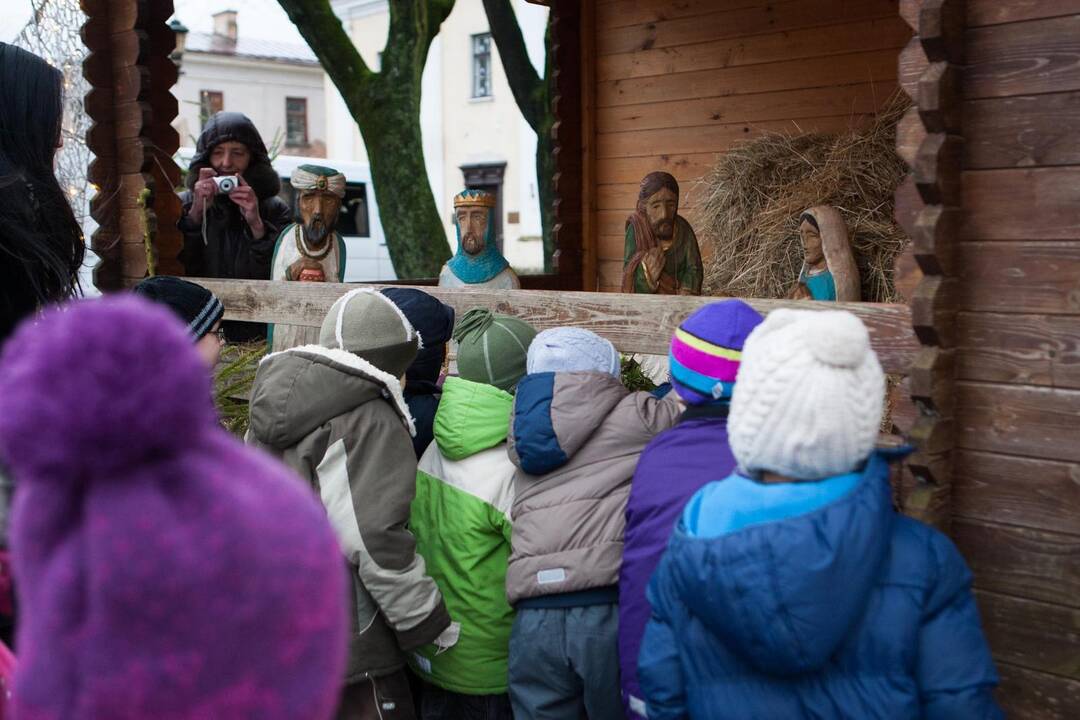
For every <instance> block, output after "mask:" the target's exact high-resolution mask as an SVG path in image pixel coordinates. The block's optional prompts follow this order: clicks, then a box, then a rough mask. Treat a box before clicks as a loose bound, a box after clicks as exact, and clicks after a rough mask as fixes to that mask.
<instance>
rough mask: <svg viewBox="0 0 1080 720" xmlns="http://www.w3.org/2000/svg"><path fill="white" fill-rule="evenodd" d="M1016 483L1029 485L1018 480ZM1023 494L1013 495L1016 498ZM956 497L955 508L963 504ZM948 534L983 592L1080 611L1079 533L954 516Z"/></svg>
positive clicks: (1023, 486)
mask: <svg viewBox="0 0 1080 720" xmlns="http://www.w3.org/2000/svg"><path fill="white" fill-rule="evenodd" d="M1014 484H1015V485H1018V486H1019V487H1021V488H1026V487H1027V483H1026V482H1024V481H1023V480H1020V479H1019V478H1015V479H1014ZM1020 494H1021V493H1020V492H1016V491H1015V490H1014V492H1013V495H1014V496H1017V495H1020ZM1074 494H1075V493H1074ZM956 495H957V490H956V488H955V487H954V488H953V496H954V501H953V502H954V509H955V507H956V503H957V502H960V500H959V499H958V498H956ZM999 497H1000V496H999ZM1044 500H1045V499H1044ZM950 535H951V537H952V539H953V541H954V542H955V543H956V546H957V547H958V548H960V552H962V553H963V554H964V557H965V558H966V559H967V561H968V564H969V565H970V566H971V570H972V572H974V573H975V584H976V585H977V586H978V587H979V588H981V589H983V590H992V591H993V592H998V593H1003V594H1005V595H1015V596H1017V597H1024V598H1029V599H1031V600H1041V601H1043V602H1050V603H1056V604H1058V605H1065V606H1067V607H1072V608H1077V607H1080V535H1066V534H1063V533H1050V532H1043V531H1039V530H1030V529H1028V528H1023V527H1015V526H1010V525H1001V524H998V523H993V522H985V521H981V520H964V519H960V518H959V517H954V518H953V522H952V526H951V528H950Z"/></svg>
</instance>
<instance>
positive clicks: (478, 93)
mask: <svg viewBox="0 0 1080 720" xmlns="http://www.w3.org/2000/svg"><path fill="white" fill-rule="evenodd" d="M472 77H473V81H472V96H473V97H474V98H482V97H491V33H481V34H480V35H473V36H472Z"/></svg>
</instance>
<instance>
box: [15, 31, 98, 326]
mask: <svg viewBox="0 0 1080 720" xmlns="http://www.w3.org/2000/svg"><path fill="white" fill-rule="evenodd" d="M63 89H64V86H63V75H62V74H61V73H60V71H59V70H57V69H56V68H54V67H52V66H51V65H49V64H48V63H47V62H45V61H44V60H42V59H41V58H40V57H38V56H37V55H34V54H32V53H29V52H27V51H25V50H22V49H20V48H17V47H15V46H13V45H8V44H6V43H0V287H3V288H4V291H3V293H0V342H2V341H3V340H4V339H5V338H7V336H8V335H10V334H11V331H12V329H13V328H14V326H15V325H16V324H17V323H18V322H19V320H21V319H22V318H23V317H25V316H27V315H29V314H31V313H33V312H34V311H35V310H37V309H38V308H40V307H41V306H42V305H45V304H47V303H50V302H56V301H59V300H63V299H66V298H68V297H71V296H72V295H73V294H75V293H76V292H77V290H78V288H79V279H78V278H79V268H80V267H81V266H82V262H83V256H84V254H85V245H84V241H83V235H82V229H81V228H80V227H79V222H78V220H76V218H75V213H74V212H72V209H71V205H70V204H69V203H68V199H67V195H66V194H65V193H64V191H63V189H61V187H60V184H59V183H58V182H57V180H56V177H55V175H54V174H53V158H54V157H55V155H56V150H57V146H58V145H59V144H60V132H61V129H62V126H63V115H64V113H63Z"/></svg>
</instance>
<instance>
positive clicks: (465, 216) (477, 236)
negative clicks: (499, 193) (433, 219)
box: [457, 205, 489, 255]
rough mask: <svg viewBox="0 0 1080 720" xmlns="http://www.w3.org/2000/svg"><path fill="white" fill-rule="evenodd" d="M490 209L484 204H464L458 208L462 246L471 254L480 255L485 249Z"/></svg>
mask: <svg viewBox="0 0 1080 720" xmlns="http://www.w3.org/2000/svg"><path fill="white" fill-rule="evenodd" d="M488 210H489V208H486V207H484V206H482V205H462V206H461V207H459V208H458V209H457V224H458V234H459V236H460V237H461V247H462V248H463V249H464V250H465V252H466V253H468V254H469V255H479V254H480V253H481V252H482V251H483V250H484V237H485V236H486V235H487V227H488Z"/></svg>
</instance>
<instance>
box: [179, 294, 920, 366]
mask: <svg viewBox="0 0 1080 720" xmlns="http://www.w3.org/2000/svg"><path fill="white" fill-rule="evenodd" d="M193 281H194V282H197V283H199V284H200V285H204V286H205V287H207V288H209V289H210V290H211V291H212V292H213V293H214V294H216V295H217V296H218V297H219V298H221V301H222V302H223V303H224V304H225V317H226V318H228V319H230V320H251V321H257V322H280V323H286V324H289V325H306V326H309V327H317V326H319V325H321V324H322V321H323V318H325V317H326V313H327V311H328V310H329V309H330V306H331V305H332V304H333V303H334V301H335V300H337V299H338V298H339V297H341V296H342V295H343V294H344V293H346V292H348V291H349V290H352V289H354V288H355V287H357V286H356V285H342V284H335V283H296V282H272V281H269V280H215V279H209V278H193ZM369 287H373V288H377V287H383V286H380V285H376V284H372V285H370V286H369ZM420 289H422V290H424V292H427V293H430V294H431V295H433V296H435V297H437V298H439V299H440V300H442V301H443V302H445V303H447V304H449V305H452V306H453V307H454V308H455V309H456V310H457V311H458V313H459V314H463V313H464V312H465V311H466V310H468V309H470V308H474V307H486V308H490V309H492V310H494V311H497V312H500V313H506V314H510V315H516V316H518V317H520V318H522V319H523V320H526V321H527V322H529V323H532V324H533V325H534V326H535V327H537V328H538V329H544V328H549V327H557V326H560V325H575V326H579V327H585V328H588V329H590V330H593V331H595V332H597V333H600V334H601V335H603V336H604V337H606V338H608V339H609V340H611V342H612V343H614V344H615V347H617V348H618V349H619V350H621V351H623V352H640V353H651V354H656V355H665V354H667V352H668V347H669V345H670V341H671V335H672V333H674V332H675V328H676V327H678V325H679V323H680V322H682V320H683V319H685V317H686V316H687V315H689V314H690V313H691V312H693V311H694V310H696V309H697V308H699V307H701V306H703V305H707V304H709V303H711V302H716V301H717V300H719V299H720V298H711V297H689V296H670V295H622V294H612V293H583V292H547V291H541V290H517V291H493V290H468V289H458V288H441V287H424V288H420ZM746 302H748V303H749V304H750V305H752V306H753V307H754V308H755V309H757V310H758V311H759V312H762V313H767V312H770V311H772V310H775V309H776V308H780V307H789V308H799V309H810V310H833V309H843V310H849V311H851V312H853V313H855V314H856V315H857V316H858V317H859V318H860V319H861V320H862V321H863V322H864V323H866V326H867V328H868V329H869V330H870V339H871V343H872V344H873V347H874V350H875V351H876V352H877V354H878V358H879V359H880V361H881V364H882V367H883V368H884V369H885V372H887V373H893V374H899V375H904V374H906V373H907V370H908V367H909V366H910V364H911V362H912V360H913V359H914V356H915V352H916V350H917V349H918V345H917V343H916V340H915V336H914V333H913V332H912V330H911V316H910V313H909V311H908V308H907V307H906V306H904V305H886V304H874V303H812V302H800V301H791V300H755V299H748V300H747V301H746Z"/></svg>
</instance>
